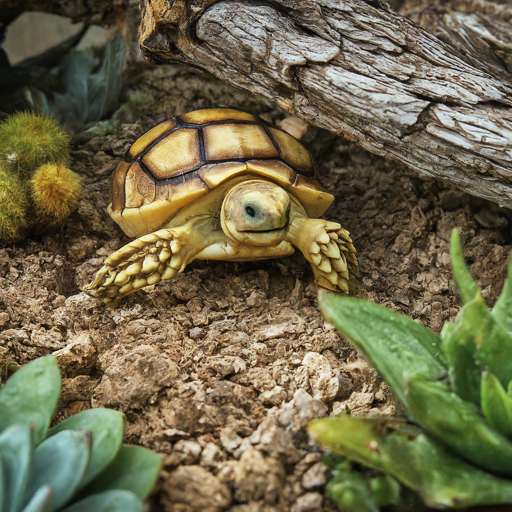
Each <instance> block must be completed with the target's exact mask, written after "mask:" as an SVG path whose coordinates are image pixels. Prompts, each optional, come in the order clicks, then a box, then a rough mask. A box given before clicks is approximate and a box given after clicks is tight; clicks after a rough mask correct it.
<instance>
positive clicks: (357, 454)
mask: <svg viewBox="0 0 512 512" xmlns="http://www.w3.org/2000/svg"><path fill="white" fill-rule="evenodd" d="M398 423H400V422H399V420H394V421H393V420H390V419H388V418H378V419H377V418H355V417H353V416H349V415H345V416H338V417H335V418H322V419H319V420H313V421H311V422H310V423H309V424H308V432H309V434H310V435H311V436H312V437H314V438H315V439H316V440H317V441H318V442H320V443H322V444H323V445H324V446H327V447H328V448H330V449H331V450H332V451H333V452H335V453H338V454H340V455H343V456H344V457H348V458H349V459H351V460H355V461H356V462H359V463H360V464H364V465H365V466H369V467H371V468H373V469H376V470H378V471H385V470H386V465H385V462H384V461H383V460H382V455H381V450H380V446H381V445H382V444H383V443H384V436H385V435H386V433H387V432H388V431H389V428H391V426H392V425H395V424H398Z"/></svg>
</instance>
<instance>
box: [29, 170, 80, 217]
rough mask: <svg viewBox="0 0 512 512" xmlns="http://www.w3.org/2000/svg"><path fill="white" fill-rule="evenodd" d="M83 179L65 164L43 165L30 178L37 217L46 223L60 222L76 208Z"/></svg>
mask: <svg viewBox="0 0 512 512" xmlns="http://www.w3.org/2000/svg"><path fill="white" fill-rule="evenodd" d="M81 188H82V187H81V179H80V177H79V176H78V175H77V174H76V173H74V172H73V171H72V170H71V169H69V168H67V167H66V166H65V165H62V164H59V165H55V164H46V165H41V166H40V167H39V168H38V169H37V170H36V172H35V173H34V175H33V176H32V179H31V180H30V194H31V198H32V203H33V205H34V211H35V214H36V218H37V220H38V221H39V222H41V223H45V224H51V225H56V224H60V223H61V222H62V221H63V220H64V219H65V218H66V217H68V216H69V215H70V214H71V212H72V211H73V210H74V209H75V208H76V206H77V204H78V199H79V197H80V190H81Z"/></svg>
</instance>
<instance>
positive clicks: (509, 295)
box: [492, 257, 512, 334]
mask: <svg viewBox="0 0 512 512" xmlns="http://www.w3.org/2000/svg"><path fill="white" fill-rule="evenodd" d="M492 315H493V316H494V318H495V319H496V321H497V322H498V323H499V324H501V325H502V326H503V327H504V328H505V329H506V330H507V331H508V332H509V333H510V334H512V257H510V258H509V261H508V274H507V279H505V284H504V286H503V290H501V294H500V296H499V298H498V300H497V301H496V304H495V305H494V308H493V310H492Z"/></svg>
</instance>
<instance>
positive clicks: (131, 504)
mask: <svg viewBox="0 0 512 512" xmlns="http://www.w3.org/2000/svg"><path fill="white" fill-rule="evenodd" d="M143 510H144V507H143V505H142V501H141V500H140V499H139V498H138V497H137V496H135V494H133V493H131V492H129V491H107V492H102V493H100V494H95V495H93V496H89V497H88V498H85V499H83V500H81V501H78V502H77V503H74V504H73V505H71V506H69V507H66V508H64V509H62V510H61V511H60V512H91V511H94V512H143Z"/></svg>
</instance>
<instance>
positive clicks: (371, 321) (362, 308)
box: [319, 293, 446, 403]
mask: <svg viewBox="0 0 512 512" xmlns="http://www.w3.org/2000/svg"><path fill="white" fill-rule="evenodd" d="M319 305H320V308H321V309H322V312H323V313H324V314H325V316H326V317H327V318H328V319H329V320H330V321H331V322H332V323H333V324H334V325H335V326H336V327H337V328H338V329H339V330H340V331H341V332H342V333H343V334H344V335H345V336H347V338H349V340H350V341H351V342H352V343H353V344H354V345H355V346H356V347H357V348H358V349H359V350H360V351H361V352H362V353H363V355H364V356H365V357H366V358H367V359H368V360H369V361H370V362H371V364H372V365H373V366H374V367H375V368H376V369H377V370H378V371H379V372H380V373H381V374H382V375H383V377H384V378H385V379H386V380H387V381H388V383H389V384H390V385H391V387H392V388H393V390H394V391H395V393H396V395H397V396H398V398H399V399H400V400H401V401H402V402H403V403H405V397H404V394H405V388H406V385H407V381H408V380H409V379H411V378H413V377H414V376H422V377H423V378H425V379H431V380H437V379H440V378H441V377H442V376H443V375H444V374H445V373H446V366H445V364H446V362H445V357H444V354H443V353H442V351H441V347H440V344H441V341H440V338H439V336H437V334H435V333H434V332H432V331H430V330H429V329H427V328H425V327H423V326H422V325H419V324H417V323H416V322H414V320H411V319H410V318H407V317H406V316H404V315H400V314H399V313H396V312H394V311H390V310H389V309H386V308H385V307H383V306H379V305H378V304H373V303H372V302H367V301H364V300H360V299H355V298H353V297H344V296H338V295H334V294H329V293H324V294H323V295H322V296H321V297H320V299H319Z"/></svg>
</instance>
